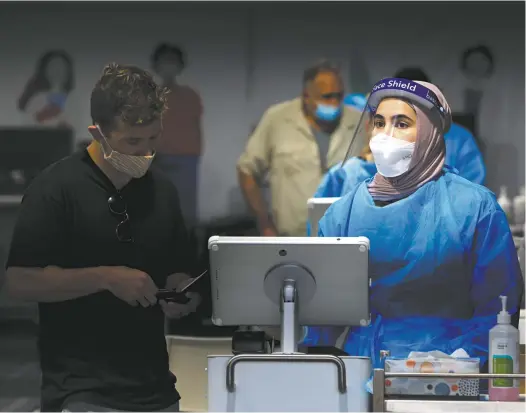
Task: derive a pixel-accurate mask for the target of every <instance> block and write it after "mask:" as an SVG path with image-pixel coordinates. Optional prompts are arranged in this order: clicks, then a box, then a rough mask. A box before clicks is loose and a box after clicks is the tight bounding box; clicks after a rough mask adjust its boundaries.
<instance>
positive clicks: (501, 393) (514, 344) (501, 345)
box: [489, 296, 520, 401]
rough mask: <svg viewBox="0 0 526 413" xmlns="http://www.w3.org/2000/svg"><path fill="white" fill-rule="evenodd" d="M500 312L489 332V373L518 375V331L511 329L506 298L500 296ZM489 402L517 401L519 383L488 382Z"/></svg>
mask: <svg viewBox="0 0 526 413" xmlns="http://www.w3.org/2000/svg"><path fill="white" fill-rule="evenodd" d="M500 299H501V301H502V311H501V312H500V313H499V314H498V315H497V325H496V326H495V327H493V328H492V329H491V330H490V331H489V372H490V374H491V373H493V374H518V373H519V354H520V352H519V346H520V340H519V330H517V329H516V328H515V327H513V326H512V325H511V324H510V323H511V316H510V314H509V313H508V312H507V311H506V301H507V297H505V296H501V297H500ZM489 382H490V385H489V399H490V400H491V401H517V400H519V381H518V380H513V379H492V380H490V381H489Z"/></svg>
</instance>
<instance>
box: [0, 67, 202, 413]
mask: <svg viewBox="0 0 526 413" xmlns="http://www.w3.org/2000/svg"><path fill="white" fill-rule="evenodd" d="M165 108H166V91H165V90H163V89H162V88H161V87H159V86H158V85H156V84H155V82H154V80H153V78H152V76H151V75H150V74H149V73H147V72H145V71H144V70H142V69H140V68H138V67H135V66H123V65H118V64H109V65H107V66H106V67H105V68H104V71H103V73H102V76H101V77H100V79H99V80H98V81H97V83H96V85H95V87H94V88H93V91H92V93H91V118H92V120H93V125H92V126H89V127H88V131H89V133H90V134H91V136H92V137H93V141H92V142H91V144H90V145H89V146H88V148H87V149H85V150H81V151H80V152H78V153H75V154H73V155H71V156H69V157H67V158H65V159H63V160H61V161H59V162H56V163H55V164H53V165H51V166H50V167H48V168H47V169H46V170H45V171H44V172H42V173H41V175H39V176H38V177H37V178H35V179H34V180H33V182H32V183H31V185H30V186H29V188H28V189H27V191H26V193H25V194H24V197H23V200H22V203H21V206H20V210H19V213H18V218H17V222H16V225H15V229H14V232H13V238H12V241H11V247H10V251H9V256H8V259H7V264H6V268H7V271H6V280H5V288H6V289H7V292H8V294H10V295H11V296H13V297H14V298H18V299H21V300H25V301H32V302H38V303H39V314H40V331H39V340H38V346H39V353H40V364H41V369H42V386H41V411H43V412H50V411H54V412H57V411H58V412H60V411H72V412H107V411H117V410H118V411H178V409H179V407H178V404H179V402H178V400H179V398H180V397H179V394H178V393H177V390H176V389H175V381H176V380H175V377H174V376H173V374H172V373H171V372H170V370H169V366H168V354H167V349H166V340H165V336H164V319H165V315H166V316H168V317H171V318H176V319H177V318H181V317H183V316H185V315H186V314H189V313H190V312H193V311H195V309H196V307H197V305H198V304H199V300H200V298H199V296H198V295H195V294H194V293H187V295H188V298H190V301H189V302H188V303H186V304H177V303H173V302H170V303H167V302H165V301H160V302H157V299H156V293H157V292H158V290H159V289H160V288H167V289H180V288H181V287H183V286H184V285H186V283H188V280H189V276H188V275H186V274H185V273H186V272H188V271H189V268H191V267H192V265H193V262H192V260H191V256H190V254H189V253H188V251H187V246H188V238H187V232H186V229H185V225H184V222H183V217H182V215H181V210H180V207H179V195H178V193H177V190H176V188H175V187H174V186H173V185H172V184H171V182H170V181H169V180H168V179H167V178H166V177H165V176H164V175H163V174H161V173H159V172H158V171H154V170H151V169H150V164H151V162H152V160H153V158H154V155H155V145H156V143H157V138H158V137H159V135H160V134H161V131H162V125H161V117H162V114H163V112H164V110H165Z"/></svg>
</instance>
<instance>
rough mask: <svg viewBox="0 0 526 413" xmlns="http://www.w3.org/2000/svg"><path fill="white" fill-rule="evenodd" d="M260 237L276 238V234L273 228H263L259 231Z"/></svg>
mask: <svg viewBox="0 0 526 413" xmlns="http://www.w3.org/2000/svg"><path fill="white" fill-rule="evenodd" d="M261 235H262V236H264V237H277V236H278V232H277V231H276V230H275V229H274V227H265V228H263V229H262V230H261Z"/></svg>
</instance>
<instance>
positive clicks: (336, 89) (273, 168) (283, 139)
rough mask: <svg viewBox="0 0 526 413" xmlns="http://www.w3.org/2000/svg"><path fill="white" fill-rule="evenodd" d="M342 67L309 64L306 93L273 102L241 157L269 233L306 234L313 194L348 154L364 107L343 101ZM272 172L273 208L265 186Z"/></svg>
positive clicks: (251, 201)
mask: <svg viewBox="0 0 526 413" xmlns="http://www.w3.org/2000/svg"><path fill="white" fill-rule="evenodd" d="M343 96H344V90H343V81H342V77H341V74H340V71H339V69H338V68H337V67H336V66H334V65H333V64H331V63H330V62H328V61H322V62H320V63H318V64H316V65H314V66H312V67H309V68H307V69H306V70H305V72H304V75H303V92H302V96H301V97H299V98H296V99H294V100H290V101H286V102H283V103H279V104H277V105H274V106H271V107H270V108H269V109H268V110H267V111H266V112H265V114H264V115H263V117H262V119H261V121H260V123H259V124H258V126H257V128H256V130H255V131H254V132H253V133H252V135H251V136H250V138H249V140H248V143H247V145H246V148H245V151H244V152H243V153H242V155H241V156H240V158H239V161H238V163H237V170H238V176H239V184H240V186H241V190H242V192H243V194H244V196H245V199H246V201H247V203H248V205H249V206H250V208H251V209H252V211H253V213H254V215H255V217H256V219H257V222H258V225H259V229H260V232H261V233H262V234H263V235H265V236H276V235H279V236H302V235H305V232H306V230H305V225H306V223H307V200H308V199H309V198H310V197H312V195H313V194H314V192H315V191H316V188H317V186H318V185H319V183H320V181H321V179H322V177H323V175H324V174H325V173H326V172H327V170H328V169H329V168H330V167H332V166H333V165H335V164H336V163H338V162H341V161H342V160H343V158H344V156H345V151H346V149H347V147H348V146H349V142H350V139H351V137H352V135H353V133H354V130H355V128H356V126H357V124H358V121H359V117H360V113H359V112H358V111H356V110H353V109H351V108H347V107H342V101H343ZM267 173H268V177H269V183H270V192H271V199H272V201H271V202H272V212H271V213H269V212H268V211H267V208H266V206H265V205H266V204H265V201H264V198H263V196H262V192H261V183H262V180H263V178H264V177H265V176H266V174H267Z"/></svg>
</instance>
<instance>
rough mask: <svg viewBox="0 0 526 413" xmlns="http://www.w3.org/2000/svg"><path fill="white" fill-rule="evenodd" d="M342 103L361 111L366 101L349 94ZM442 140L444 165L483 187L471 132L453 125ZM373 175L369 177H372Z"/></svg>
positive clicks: (482, 169) (478, 154)
mask: <svg viewBox="0 0 526 413" xmlns="http://www.w3.org/2000/svg"><path fill="white" fill-rule="evenodd" d="M343 103H344V104H345V105H348V106H351V107H353V108H355V109H357V110H359V111H362V110H363V109H364V108H365V104H366V103H367V99H366V97H365V95H361V94H359V93H351V94H349V95H347V96H345V98H344V100H343ZM444 139H445V141H446V165H448V166H450V167H452V168H455V169H456V170H458V172H459V175H460V176H462V177H463V178H466V179H467V180H469V181H471V182H474V183H476V184H480V185H484V181H485V179H486V167H485V166H484V160H483V159H482V154H481V152H480V150H479V148H478V146H477V143H476V142H475V137H474V136H473V135H472V134H471V132H470V131H469V130H467V129H466V128H464V127H463V126H460V125H458V124H456V123H453V124H452V125H451V128H450V129H449V132H448V133H447V134H446V135H445V136H444ZM374 173H376V171H375V172H374ZM374 173H373V174H371V175H370V176H373V175H374ZM345 193H347V192H342V193H341V194H340V195H334V196H341V195H343V194H345Z"/></svg>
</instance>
